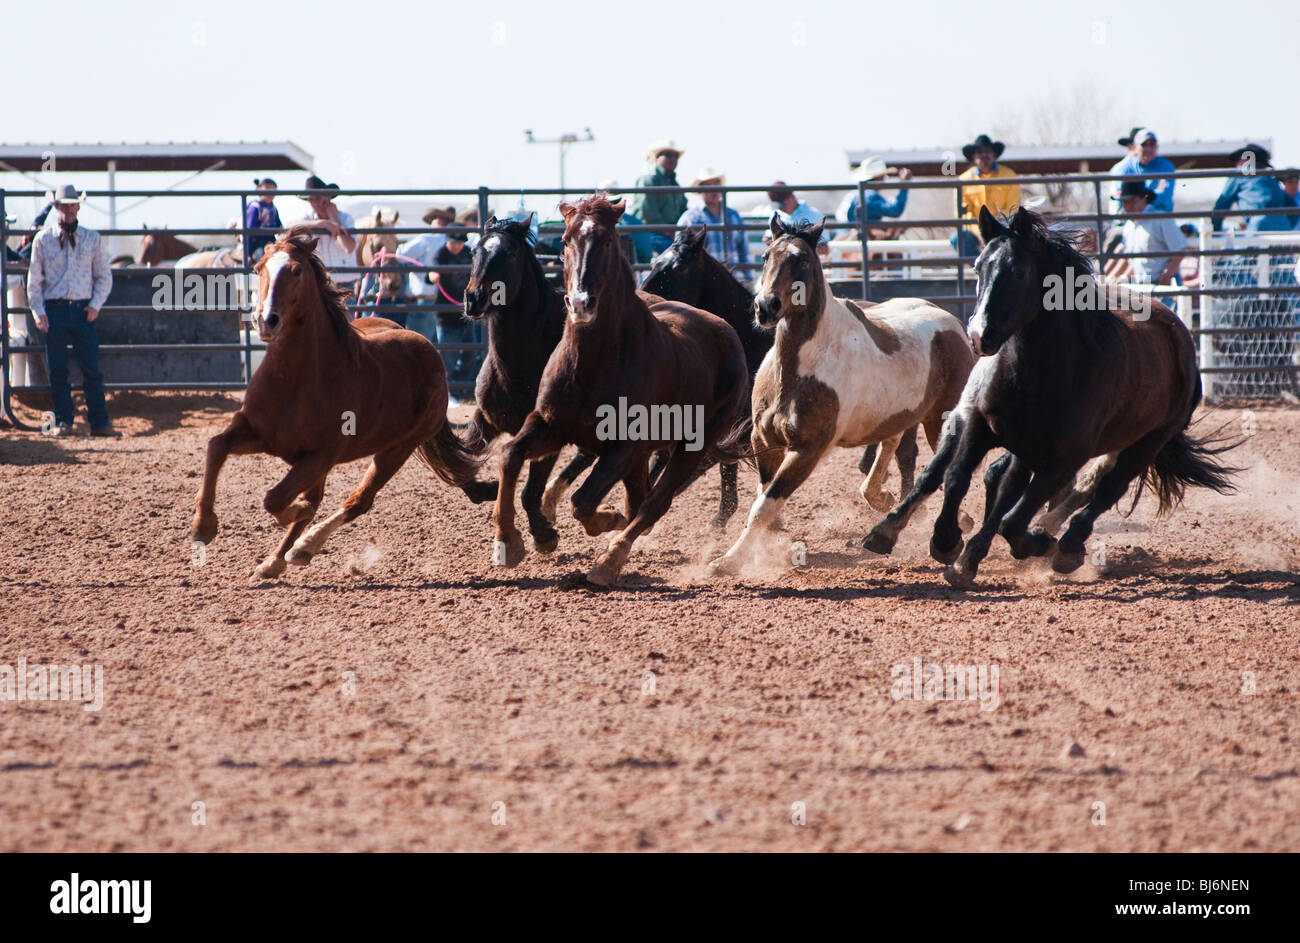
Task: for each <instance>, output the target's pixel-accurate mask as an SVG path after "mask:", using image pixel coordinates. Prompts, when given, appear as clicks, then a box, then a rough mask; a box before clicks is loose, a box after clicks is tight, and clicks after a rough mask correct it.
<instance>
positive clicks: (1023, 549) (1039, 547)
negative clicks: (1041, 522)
mask: <svg viewBox="0 0 1300 943" xmlns="http://www.w3.org/2000/svg"><path fill="white" fill-rule="evenodd" d="M1007 543H1008V544H1011V555H1012V556H1013V557H1015V558H1016V559H1017V560H1024V559H1026V558H1028V557H1045V556H1047V555H1048V554H1050V553H1052V552H1053V551H1055V550H1056V538H1055V537H1053V536H1052V535H1051V534H1049V533H1047V531H1045V530H1042V529H1036V530H1031V531H1030V532H1029V533H1027V534H1025V535H1024V536H1023V537H1021V538H1020V539H1019V540H1017V541H1016V542H1015V543H1011V541H1007Z"/></svg>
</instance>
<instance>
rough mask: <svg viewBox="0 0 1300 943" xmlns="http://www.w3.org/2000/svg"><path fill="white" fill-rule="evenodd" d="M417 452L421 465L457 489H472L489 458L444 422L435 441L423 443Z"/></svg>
mask: <svg viewBox="0 0 1300 943" xmlns="http://www.w3.org/2000/svg"><path fill="white" fill-rule="evenodd" d="M416 451H418V452H419V453H420V461H422V462H424V464H426V465H428V466H429V468H430V469H431V470H432V471H433V473H434V474H435V475H437V476H438V477H439V478H441V479H442V480H443V481H445V482H446V483H447V484H449V485H451V486H452V487H455V488H464V487H466V486H468V485H470V484H471V483H472V482H473V481H474V476H475V475H477V474H478V469H479V466H480V465H482V464H483V461H484V459H486V458H487V452H486V451H485V450H484V449H482V448H481V447H477V445H476V443H474V442H466V441H465V440H464V439H462V438H461V437H460V436H458V435H456V432H455V430H453V429H452V427H451V423H449V422H444V423H443V424H442V428H441V429H440V430H439V431H438V434H437V435H436V436H434V437H433V438H432V439H429V440H427V441H425V442H421V443H420V445H419V448H418V449H417V450H416Z"/></svg>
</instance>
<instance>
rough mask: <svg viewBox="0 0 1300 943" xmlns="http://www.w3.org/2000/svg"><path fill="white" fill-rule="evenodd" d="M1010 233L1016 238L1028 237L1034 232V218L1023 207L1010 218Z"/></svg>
mask: <svg viewBox="0 0 1300 943" xmlns="http://www.w3.org/2000/svg"><path fill="white" fill-rule="evenodd" d="M1011 231H1012V232H1014V233H1015V234H1016V235H1018V236H1026V237H1027V236H1029V235H1030V234H1031V233H1032V232H1033V231H1034V218H1033V215H1032V214H1031V213H1030V211H1029V210H1027V209H1025V208H1024V207H1023V206H1022V207H1020V208H1019V209H1017V210H1016V215H1015V216H1013V217H1011Z"/></svg>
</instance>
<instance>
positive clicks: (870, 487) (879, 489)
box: [858, 436, 902, 513]
mask: <svg viewBox="0 0 1300 943" xmlns="http://www.w3.org/2000/svg"><path fill="white" fill-rule="evenodd" d="M900 441H902V437H901V436H894V437H893V438H892V439H885V440H884V441H883V442H881V443H880V451H879V452H877V453H876V460H875V461H874V462H872V464H871V471H870V472H869V473H868V474H867V478H866V480H865V481H863V482H862V485H861V486H860V487H859V488H858V491H859V493H860V494H861V495H862V498H863V500H864V501H866V502H867V504H869V505H871V506H872V507H873V508H875V509H876V510H877V511H880V512H882V513H884V512H886V511H888V510H889V509H890V508H891V507H893V506H894V501H895V498H894V496H893V495H892V494H889V493H888V492H887V491H885V477H886V476H887V475H888V474H889V462H890V460H891V459H892V458H893V457H894V453H895V452H896V451H897V450H898V443H899V442H900Z"/></svg>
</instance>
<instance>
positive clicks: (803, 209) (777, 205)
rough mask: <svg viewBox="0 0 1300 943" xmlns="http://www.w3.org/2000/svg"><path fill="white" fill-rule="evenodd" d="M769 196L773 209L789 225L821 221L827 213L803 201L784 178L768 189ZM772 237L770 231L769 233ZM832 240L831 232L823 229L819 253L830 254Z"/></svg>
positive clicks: (818, 246)
mask: <svg viewBox="0 0 1300 943" xmlns="http://www.w3.org/2000/svg"><path fill="white" fill-rule="evenodd" d="M767 198H768V199H769V200H771V201H772V211H773V212H774V213H776V215H777V216H778V217H779V218H780V220H781V222H783V223H785V224H786V225H787V226H795V225H798V224H799V223H813V224H814V225H815V224H817V223H820V222H821V221H822V220H823V219H825V216H826V214H825V213H819V212H818V211H817V210H815V209H813V208H812V207H811V206H809V205H808V204H807V203H804V202H803V201H801V200H800V199H799V198H798V197H797V196H795V195H794V191H793V190H791V189H790V188H789V187H788V186H786V183H785V181H784V180H778V181H776V183H774V184H772V186H771V188H770V189H769V190H768V191H767ZM768 237H769V238H770V233H769V234H768ZM830 241H831V234H830V233H829V232H827V231H826V230H825V229H822V237H821V240H820V241H819V242H818V243H817V254H818V255H825V256H829V255H830V253H831V250H830V247H829V246H828V245H827V243H828V242H830Z"/></svg>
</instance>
